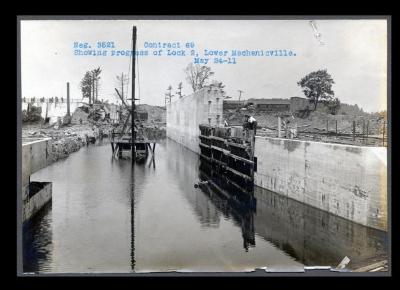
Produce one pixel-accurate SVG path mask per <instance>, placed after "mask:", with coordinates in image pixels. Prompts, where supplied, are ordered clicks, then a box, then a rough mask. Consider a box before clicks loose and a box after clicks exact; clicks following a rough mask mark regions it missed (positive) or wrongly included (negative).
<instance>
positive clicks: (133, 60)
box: [131, 26, 136, 160]
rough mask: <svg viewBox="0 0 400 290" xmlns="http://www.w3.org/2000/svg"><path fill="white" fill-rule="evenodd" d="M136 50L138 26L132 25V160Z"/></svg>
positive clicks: (134, 137)
mask: <svg viewBox="0 0 400 290" xmlns="http://www.w3.org/2000/svg"><path fill="white" fill-rule="evenodd" d="M135 51H136V26H133V27H132V54H133V55H132V113H131V118H132V119H131V121H132V125H131V126H132V160H133V159H134V158H135V151H136V150H135V149H136V148H135V140H136V134H135V59H136V57H135Z"/></svg>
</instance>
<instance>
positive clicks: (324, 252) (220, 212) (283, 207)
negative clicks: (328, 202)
mask: <svg viewBox="0 0 400 290" xmlns="http://www.w3.org/2000/svg"><path fill="white" fill-rule="evenodd" d="M110 152H111V148H110V145H109V144H103V145H98V146H89V147H87V148H82V149H81V150H80V151H78V152H76V153H74V154H72V155H71V156H70V157H68V158H67V159H65V160H62V161H59V162H57V163H55V164H53V165H51V166H49V167H47V168H45V169H43V170H41V171H39V172H37V173H35V174H34V175H33V176H32V180H36V181H52V182H53V200H52V205H51V206H50V207H48V208H47V210H46V209H45V210H44V211H42V212H41V214H40V215H38V216H36V218H35V219H34V220H32V223H30V225H29V226H27V227H25V228H24V271H25V272H31V271H34V272H58V273H60V272H63V273H64V272H67V273H71V272H72V273H77V272H78V273H81V272H107V273H109V272H115V273H121V272H122V273H127V272H132V271H134V272H143V271H158V272H162V271H172V270H193V271H243V270H245V269H254V268H257V267H265V266H267V267H275V268H276V267H280V268H281V269H285V270H288V271H289V270H290V269H294V268H295V269H296V270H298V269H302V267H303V264H306V265H316V264H322V265H337V264H338V263H339V262H340V260H341V259H342V258H343V257H344V256H346V255H347V256H348V257H350V258H351V259H352V261H357V260H361V259H364V258H368V257H373V256H374V255H377V254H381V253H383V254H385V253H386V251H387V240H386V235H385V233H382V232H379V231H375V230H372V229H368V228H365V227H363V226H359V225H356V224H353V223H350V222H348V221H346V220H343V219H340V218H337V217H334V216H331V215H329V214H327V213H324V212H321V211H318V210H315V209H313V208H310V207H307V206H304V205H302V204H300V203H298V202H295V201H293V200H288V199H286V198H284V197H282V196H279V195H276V194H274V193H271V192H267V191H263V190H261V189H259V188H255V189H254V191H253V192H251V191H247V192H245V193H243V192H242V193H240V192H238V191H237V189H236V190H232V189H229V188H225V190H224V191H221V190H218V188H217V187H209V186H207V187H202V188H194V186H193V185H194V184H195V183H196V182H198V181H199V179H201V180H209V179H211V176H213V179H214V180H215V181H216V182H215V184H217V185H219V187H220V188H224V186H225V185H224V184H225V182H226V180H225V181H224V182H219V181H218V175H215V174H214V173H213V172H211V171H210V170H209V169H207V167H206V166H204V165H202V164H201V162H200V160H199V156H198V155H196V154H194V153H193V152H191V151H189V150H188V149H186V148H184V147H183V146H181V145H179V144H177V143H175V142H173V141H170V140H168V141H167V142H166V143H163V144H157V149H156V156H155V159H154V160H153V161H156V163H157V166H155V163H153V162H152V160H151V158H149V159H148V160H147V161H146V163H145V164H135V165H134V166H133V167H132V163H131V162H130V160H118V161H117V160H115V159H114V160H113V159H112V158H110V156H111V153H110ZM244 194H247V195H250V196H251V197H252V198H253V201H254V200H256V202H253V203H250V204H249V203H246V202H242V201H240V200H241V199H240V198H238V197H240V196H244Z"/></svg>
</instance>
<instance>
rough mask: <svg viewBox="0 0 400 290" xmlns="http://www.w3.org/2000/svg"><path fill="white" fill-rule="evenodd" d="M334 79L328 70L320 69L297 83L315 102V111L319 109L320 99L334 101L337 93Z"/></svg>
mask: <svg viewBox="0 0 400 290" xmlns="http://www.w3.org/2000/svg"><path fill="white" fill-rule="evenodd" d="M334 83H335V82H334V81H333V79H332V77H331V75H330V74H328V72H327V70H326V69H325V70H318V71H315V72H312V73H309V74H308V75H306V76H305V77H304V78H302V79H301V80H300V81H299V82H298V83H297V84H298V85H299V86H301V88H302V89H303V93H304V95H305V96H306V97H307V98H308V99H309V100H310V102H313V103H314V111H315V110H316V109H317V104H318V101H320V100H323V101H332V100H333V97H334V95H335V93H334V92H333V90H332V84H334Z"/></svg>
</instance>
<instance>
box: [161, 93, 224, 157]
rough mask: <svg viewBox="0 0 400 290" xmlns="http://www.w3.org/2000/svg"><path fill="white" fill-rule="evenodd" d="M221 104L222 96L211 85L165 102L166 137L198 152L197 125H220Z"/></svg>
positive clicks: (198, 133)
mask: <svg viewBox="0 0 400 290" xmlns="http://www.w3.org/2000/svg"><path fill="white" fill-rule="evenodd" d="M175 98H177V97H175ZM222 106H223V96H222V94H221V92H220V90H219V89H218V88H216V87H212V86H210V87H205V88H203V89H201V90H199V91H197V92H195V93H194V94H192V95H189V96H185V97H182V98H180V99H177V100H175V101H172V102H170V103H167V105H166V107H167V137H169V138H171V139H173V140H175V141H176V142H178V143H180V144H182V145H184V146H185V147H187V148H189V149H190V150H192V151H193V152H196V153H199V152H200V150H199V135H200V129H199V125H200V124H210V125H213V126H219V125H221V124H222Z"/></svg>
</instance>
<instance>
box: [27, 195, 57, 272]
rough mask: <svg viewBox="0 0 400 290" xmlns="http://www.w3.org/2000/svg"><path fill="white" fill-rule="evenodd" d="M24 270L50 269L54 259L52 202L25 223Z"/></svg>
mask: <svg viewBox="0 0 400 290" xmlns="http://www.w3.org/2000/svg"><path fill="white" fill-rule="evenodd" d="M23 233H24V234H23V244H22V245H23V249H22V251H23V265H24V272H38V271H39V269H48V266H49V264H50V263H51V260H52V232H51V202H50V203H47V204H46V205H45V206H44V207H43V208H42V209H41V210H40V211H39V212H38V213H37V214H36V215H35V216H33V218H31V219H30V220H28V221H27V222H25V223H24V224H23Z"/></svg>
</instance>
